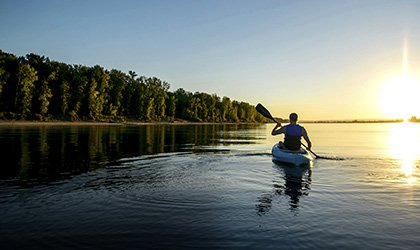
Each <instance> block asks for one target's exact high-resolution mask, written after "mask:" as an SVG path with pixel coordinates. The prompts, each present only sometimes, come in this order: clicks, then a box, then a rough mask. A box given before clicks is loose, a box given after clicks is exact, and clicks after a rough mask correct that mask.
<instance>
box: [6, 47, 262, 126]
mask: <svg viewBox="0 0 420 250" xmlns="http://www.w3.org/2000/svg"><path fill="white" fill-rule="evenodd" d="M169 88H170V85H169V83H168V82H166V81H163V80H161V79H159V78H157V77H146V76H138V75H137V73H135V72H133V71H129V72H128V73H124V72H122V71H120V70H117V69H112V70H107V69H105V68H103V67H101V66H99V65H95V66H93V67H88V66H83V65H70V64H66V63H62V62H57V61H53V60H50V59H49V58H48V57H45V56H40V55H36V54H33V53H31V54H28V55H26V56H25V57H17V56H15V55H13V54H10V53H6V52H3V51H2V50H0V119H2V120H40V121H52V120H65V121H87V120H88V121H119V122H121V121H126V120H135V121H145V122H161V121H167V122H171V121H175V120H186V121H193V122H266V121H267V120H266V118H264V117H263V116H261V115H260V114H259V113H258V112H257V111H256V110H255V107H254V106H253V105H251V104H249V103H247V102H243V101H236V100H231V99H230V98H229V97H226V96H224V97H222V98H221V97H219V96H218V95H217V94H208V93H201V92H195V93H192V92H189V91H186V90H184V89H182V88H179V89H177V90H176V91H174V92H171V91H169Z"/></svg>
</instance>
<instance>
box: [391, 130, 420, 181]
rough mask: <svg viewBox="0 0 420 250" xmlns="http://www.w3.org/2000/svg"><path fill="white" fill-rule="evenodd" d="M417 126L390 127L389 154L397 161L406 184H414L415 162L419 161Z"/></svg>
mask: <svg viewBox="0 0 420 250" xmlns="http://www.w3.org/2000/svg"><path fill="white" fill-rule="evenodd" d="M418 125H419V124H415V123H410V122H403V123H399V124H395V126H393V127H392V130H391V133H390V136H389V150H390V152H389V154H390V156H391V157H392V158H395V159H397V160H398V161H399V164H400V166H401V172H402V174H403V175H404V176H405V179H406V182H407V183H408V184H415V183H416V182H417V178H416V176H415V168H416V161H417V160H419V159H420V147H419V146H418V143H419V142H420V130H419V126H418Z"/></svg>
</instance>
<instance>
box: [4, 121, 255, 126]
mask: <svg viewBox="0 0 420 250" xmlns="http://www.w3.org/2000/svg"><path fill="white" fill-rule="evenodd" d="M206 124H207V125H211V124H215V125H218V124H219V125H223V124H258V123H249V122H191V121H173V122H156V121H155V122H141V121H126V122H102V121H8V120H4V121H1V120H0V126H144V125H206Z"/></svg>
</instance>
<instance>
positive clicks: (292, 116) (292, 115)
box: [289, 113, 298, 122]
mask: <svg viewBox="0 0 420 250" xmlns="http://www.w3.org/2000/svg"><path fill="white" fill-rule="evenodd" d="M289 120H290V122H297V120H298V115H297V114H296V113H291V114H290V115H289Z"/></svg>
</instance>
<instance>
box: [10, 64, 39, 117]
mask: <svg viewBox="0 0 420 250" xmlns="http://www.w3.org/2000/svg"><path fill="white" fill-rule="evenodd" d="M36 80H38V76H37V72H36V70H35V69H34V68H32V67H31V66H30V65H29V64H26V63H23V64H21V65H20V67H19V72H18V85H17V88H16V89H17V91H16V99H15V106H16V110H17V111H18V114H19V115H20V117H21V118H22V119H25V118H27V117H28V115H30V114H31V108H32V98H33V96H32V91H33V90H34V88H35V85H34V82H35V81H36Z"/></svg>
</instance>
